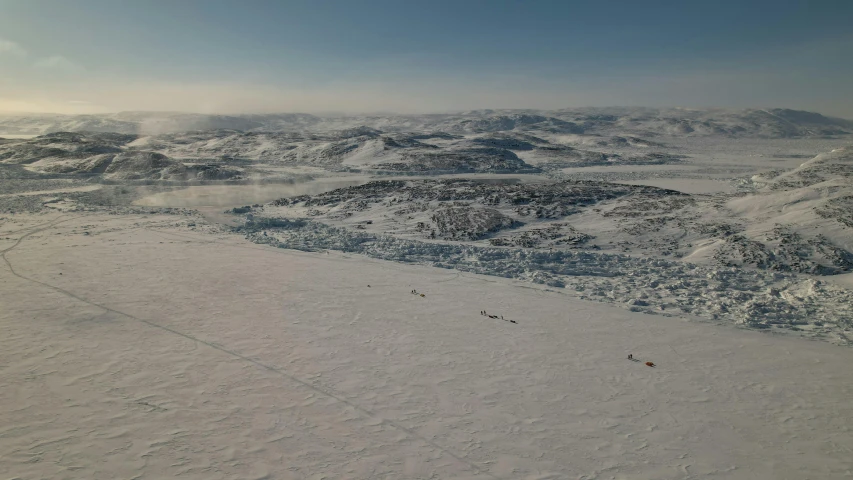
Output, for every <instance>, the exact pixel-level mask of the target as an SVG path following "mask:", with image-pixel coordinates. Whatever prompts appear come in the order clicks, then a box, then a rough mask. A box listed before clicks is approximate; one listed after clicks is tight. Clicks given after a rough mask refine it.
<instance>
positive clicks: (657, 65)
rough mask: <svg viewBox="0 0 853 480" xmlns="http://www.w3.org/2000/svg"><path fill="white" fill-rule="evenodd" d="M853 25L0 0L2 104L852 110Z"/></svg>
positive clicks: (447, 6) (709, 6) (835, 8)
mask: <svg viewBox="0 0 853 480" xmlns="http://www.w3.org/2000/svg"><path fill="white" fill-rule="evenodd" d="M851 25H853V1H850V0H843V1H842V0H838V1H819V0H813V1H786V0H776V1H765V0H756V1H747V0H741V1H728V0H718V1H704V2H699V1H690V0H682V1H679V2H675V1H642V0H635V1H603V0H602V1H588V0H587V1H583V2H574V1H569V0H564V1H544V0H543V1H533V0H529V1H515V2H502V1H497V0H494V1H475V0H456V1H443V0H439V1H429V2H425V1H414V0H408V1H407V0H399V1H370V0H363V1H356V0H352V1H321V0H317V1H310V2H309V1H284V0H280V1H260V0H255V1H253V0H245V1H239V2H238V1H222V0H204V1H193V0H180V1H178V0H168V1H166V0H163V1H159V0H134V1H119V0H74V1H62V0H50V1H48V0H0V110H5V111H56V112H63V113H74V112H81V113H85V112H98V111H117V110H151V109H153V110H185V111H200V112H223V113H237V112H273V111H306V112H324V111H344V112H356V111H399V112H421V111H424V112H431V111H448V110H462V109H471V108H559V107H571V106H598V105H602V106H604V105H646V106H686V107H700V106H721V107H768V106H782V107H790V108H802V109H810V110H816V111H820V112H824V113H827V114H832V115H839V116H846V117H848V118H850V117H853V27H851Z"/></svg>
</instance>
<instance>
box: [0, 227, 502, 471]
mask: <svg viewBox="0 0 853 480" xmlns="http://www.w3.org/2000/svg"><path fill="white" fill-rule="evenodd" d="M61 218H62V217H59V218H57V219H55V220H52V221H50V222H47V223H43V224H40V225H35V226H33V227H31V228H33V230H31V231H30V232H27V233H26V234H24V235H22V236H21V237H20V238H19V239H18V240H17V241H16V242H15V244H14V245H12V246H11V247H8V248H6V249H4V250H3V251H2V253H0V256H2V257H3V260H4V261H5V263H6V265H7V266H8V267H9V271H10V272H11V273H12V275H14V276H16V277H18V278H20V279H22V280H26V281H28V282H32V283H35V284H38V285H41V286H43V287H45V288H48V289H51V290H53V291H55V292H59V293H61V294H63V295H65V296H67V297H70V298H73V299H75V300H77V301H79V302H82V303H85V304H87V305H91V306H94V307H97V308H100V309H102V310H104V311H105V312H108V313H114V314H116V315H119V316H122V317H125V318H128V319H131V320H135V321H137V322H140V323H144V324H145V325H148V326H149V327H152V328H157V329H159V330H162V331H165V332H168V333H171V334H173V335H177V336H179V337H183V338H185V339H187V340H191V341H193V342H197V343H200V344H202V345H206V346H208V347H210V348H212V349H214V350H218V351H220V352H222V353H225V354H227V355H230V356H232V357H234V358H237V359H240V360H243V361H245V362H249V363H251V364H254V365H256V366H258V367H260V368H262V369H264V370H267V371H269V372H272V373H275V374H277V375H279V376H281V377H284V378H286V379H288V380H290V381H292V382H294V383H296V384H298V385H301V386H303V387H305V388H308V389H310V390H313V391H314V392H317V393H319V394H322V395H325V396H327V397H329V398H332V399H334V400H336V401H337V402H340V403H342V404H344V405H346V406H348V407H351V408H352V409H354V410H356V411H357V412H359V413H361V414H362V415H364V416H366V417H368V418H373V419H377V420H380V423H381V424H383V425H387V426H390V427H392V428H394V429H396V430H399V431H401V432H403V433H405V434H406V435H408V436H409V437H410V438H413V439H417V440H420V441H422V442H424V443H426V444H427V445H429V446H431V447H433V448H435V449H436V450H439V451H441V452H442V453H444V454H446V455H448V456H449V457H451V458H453V459H454V460H456V461H457V462H459V463H460V464H462V465H465V466H467V467H468V468H469V469H471V470H472V471H474V472H475V473H476V474H478V475H484V476H487V477H489V478H493V479H495V480H501V478H500V477H497V476H495V475H493V474H492V473H490V472H488V471H486V470H483V469H482V468H480V467H478V466H477V465H475V464H474V463H472V462H471V461H469V460H466V459H464V458H463V457H460V456H458V455H456V454H455V453H453V452H451V451H450V450H448V449H446V448H444V447H442V446H440V445H438V444H436V443H435V442H433V441H432V440H430V439H428V438H426V437H424V436H422V435H420V434H418V433H417V432H415V431H414V430H412V429H410V428H408V427H405V426H403V425H401V424H400V423H398V422H395V421H394V420H389V419H387V418H383V417H381V416H379V415H377V414H376V413H374V412H372V411H370V410H368V409H366V408H364V407H362V406H360V405H358V404H357V403H354V402H352V401H351V400H348V399H347V398H345V397H344V396H343V395H341V394H339V393H336V392H334V391H332V390H331V389H330V388H328V387H326V386H323V385H316V384H314V383H311V382H308V381H306V380H303V379H301V378H299V377H296V376H294V375H292V374H290V373H288V372H286V371H285V370H283V369H281V368H278V367H274V366H272V365H268V364H266V363H263V362H261V361H259V360H255V359H253V358H250V357H247V356H245V355H242V354H240V353H238V352H235V351H233V350H229V349H227V348H225V347H223V346H221V345H218V344H216V343H214V342H209V341H205V340H202V339H200V338H197V337H194V336H193V335H190V334H188V333H184V332H181V331H179V330H175V329H173V328H171V327H167V326H165V325H161V324H159V323H156V322H152V321H150V320H146V319H144V318H139V317H136V316H133V315H131V314H129V313H125V312H122V311H120V310H116V309H114V308H110V307H107V306H105V305H101V304H99V303H95V302H92V301H90V300H87V299H85V298H83V297H81V296H79V295H76V294H74V293H72V292H70V291H68V290H65V289H63V288H61V287H57V286H55V285H51V284H49V283H45V282H42V281H39V280H36V279H33V278H30V277H27V276H24V275H21V274H20V273H18V272H17V271H15V268H14V267H13V266H12V263H11V262H10V261H9V259H8V258H6V254H7V253H9V252H11V251H12V250H14V249H15V248H16V247H18V245H20V244H21V242H22V241H23V240H24V239H26V238H27V237H29V236H31V235H34V234H36V233H39V232H42V231H45V230H48V229H50V228H52V227H54V226H56V225H58V224H60V223H63V222H67V221H69V220H73V219H74V218H79V217H72V218H66V219H64V220H60V219H61ZM19 231H23V230H19Z"/></svg>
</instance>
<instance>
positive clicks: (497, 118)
mask: <svg viewBox="0 0 853 480" xmlns="http://www.w3.org/2000/svg"><path fill="white" fill-rule="evenodd" d="M358 125H365V126H368V127H371V128H375V129H378V130H381V131H384V132H423V131H444V132H448V133H459V134H471V133H486V132H505V131H518V132H523V131H532V130H535V131H540V132H548V133H552V134H580V133H587V134H614V133H621V134H629V135H636V136H641V137H642V136H644V135H683V136H714V135H719V136H726V137H764V138H788V137H820V136H828V135H848V134H851V133H853V122H851V121H850V120H844V119H839V118H831V117H825V116H823V115H820V114H818V113H813V112H804V111H797V110H789V109H780V108H773V109H765V110H760V109H747V110H722V109H704V110H702V109H653V108H637V107H611V108H571V109H561V110H553V111H539V110H481V111H472V112H462V113H448V114H433V115H386V116H364V115H351V116H339V117H318V116H315V115H309V114H300V113H293V114H269V115H204V114H191V113H175V112H165V113H158V112H122V113H115V114H100V115H14V116H2V117H0V136H2V135H3V134H17V135H20V134H31V135H40V134H45V133H52V132H59V131H71V132H85V131H91V132H117V133H133V134H143V135H156V134H162V133H177V132H186V131H195V130H216V129H226V130H239V131H268V132H270V131H302V132H304V131H333V130H342V129H346V128H352V127H355V126H358Z"/></svg>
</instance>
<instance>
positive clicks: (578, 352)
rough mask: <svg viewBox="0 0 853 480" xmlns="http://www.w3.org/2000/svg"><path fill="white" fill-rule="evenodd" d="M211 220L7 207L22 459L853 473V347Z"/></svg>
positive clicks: (12, 383)
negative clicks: (304, 242)
mask: <svg viewBox="0 0 853 480" xmlns="http://www.w3.org/2000/svg"><path fill="white" fill-rule="evenodd" d="M197 221H198V219H197V218H196V217H194V216H193V215H187V214H179V215H157V214H126V215H119V216H117V215H105V214H98V213H87V214H81V213H67V214H62V215H59V214H44V215H37V216H18V217H16V219H15V220H14V221H9V222H6V223H4V224H3V225H2V227H1V228H2V230H0V236H2V238H3V239H4V240H3V241H2V247H0V248H2V251H3V257H4V259H5V261H6V264H5V265H4V268H2V269H0V298H2V299H3V308H2V310H0V325H2V329H3V332H4V335H3V336H2V338H0V343H2V345H0V346H1V347H2V348H0V365H3V370H2V374H0V405H2V408H0V425H2V435H0V451H2V452H3V453H2V462H0V472H2V474H3V476H4V477H5V478H92V479H99V478H105V479H106V478H109V479H112V478H134V477H136V478H141V477H153V478H172V477H178V476H180V477H183V478H199V479H216V478H223V479H225V478H322V477H327V478H471V479H494V478H502V479H503V478H505V479H517V478H528V479H544V478H587V479H592V478H639V479H642V478H647V479H665V478H672V479H676V478H679V479H680V478H767V479H771V478H773V479H786V478H790V479H801V478H822V479H823V478H842V477H844V476H845V475H849V474H850V468H851V464H850V445H853V433H851V431H850V429H849V428H848V425H849V423H850V421H851V419H853V404H851V403H850V402H849V398H850V395H851V393H853V391H851V389H853V387H851V386H853V370H851V369H850V368H849V366H850V363H851V361H853V351H851V350H850V349H843V348H839V347H836V346H833V345H830V344H828V343H824V342H807V341H803V340H801V339H797V338H794V337H789V336H773V335H767V334H764V333H761V332H755V331H748V330H737V329H732V328H730V327H726V326H720V325H712V324H697V323H689V322H684V321H683V320H681V319H678V318H666V317H660V316H650V315H644V314H642V313H634V312H629V311H625V310H621V309H616V308H613V307H610V306H607V305H603V304H599V303H590V302H585V301H581V300H576V299H573V298H571V297H568V296H566V295H563V294H561V293H559V292H558V291H553V290H547V289H543V288H536V287H533V288H521V287H522V286H523V284H517V283H514V282H512V281H508V280H501V279H495V278H494V277H488V276H479V275H474V274H465V273H459V272H454V271H448V270H442V269H435V268H430V267H422V266H408V265H399V264H396V263H391V262H386V261H375V260H369V259H366V258H364V257H362V256H349V255H341V254H337V253H333V252H330V253H301V252H296V251H292V250H283V249H278V248H271V247H267V246H260V245H255V244H252V243H248V242H246V241H244V240H242V239H241V238H240V237H239V236H235V235H232V234H226V233H216V232H215V231H210V228H209V227H202V226H201V225H200V224H199V225H196V222H197ZM206 231H207V232H208V233H205V232H206ZM412 290H416V291H417V292H418V294H412V293H411V291H412ZM421 293H422V294H423V296H421V295H420V294H421ZM481 310H486V312H487V313H488V314H489V315H492V316H495V317H497V318H491V317H489V316H483V315H481V314H480V311H481ZM508 320H513V321H515V322H516V323H511V322H509V321H508ZM628 354H632V355H633V357H634V359H635V360H637V361H631V360H628V358H627V356H628ZM645 362H653V363H654V364H655V367H654V368H650V367H648V366H646V365H645V364H644V363H645Z"/></svg>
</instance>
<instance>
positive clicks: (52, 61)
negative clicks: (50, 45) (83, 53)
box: [34, 55, 83, 71]
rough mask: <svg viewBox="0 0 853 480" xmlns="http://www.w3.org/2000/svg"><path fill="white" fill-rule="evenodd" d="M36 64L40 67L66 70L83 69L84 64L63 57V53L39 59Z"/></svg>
mask: <svg viewBox="0 0 853 480" xmlns="http://www.w3.org/2000/svg"><path fill="white" fill-rule="evenodd" d="M34 65H35V66H36V67H38V68H50V69H55V70H64V71H79V70H83V67H82V66H80V65H78V64H76V63H74V62H72V61H71V60H69V59H67V58H65V57H63V56H62V55H52V56H50V57H46V58H42V59H40V60H38V61H37V62H36V63H35V64H34Z"/></svg>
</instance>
